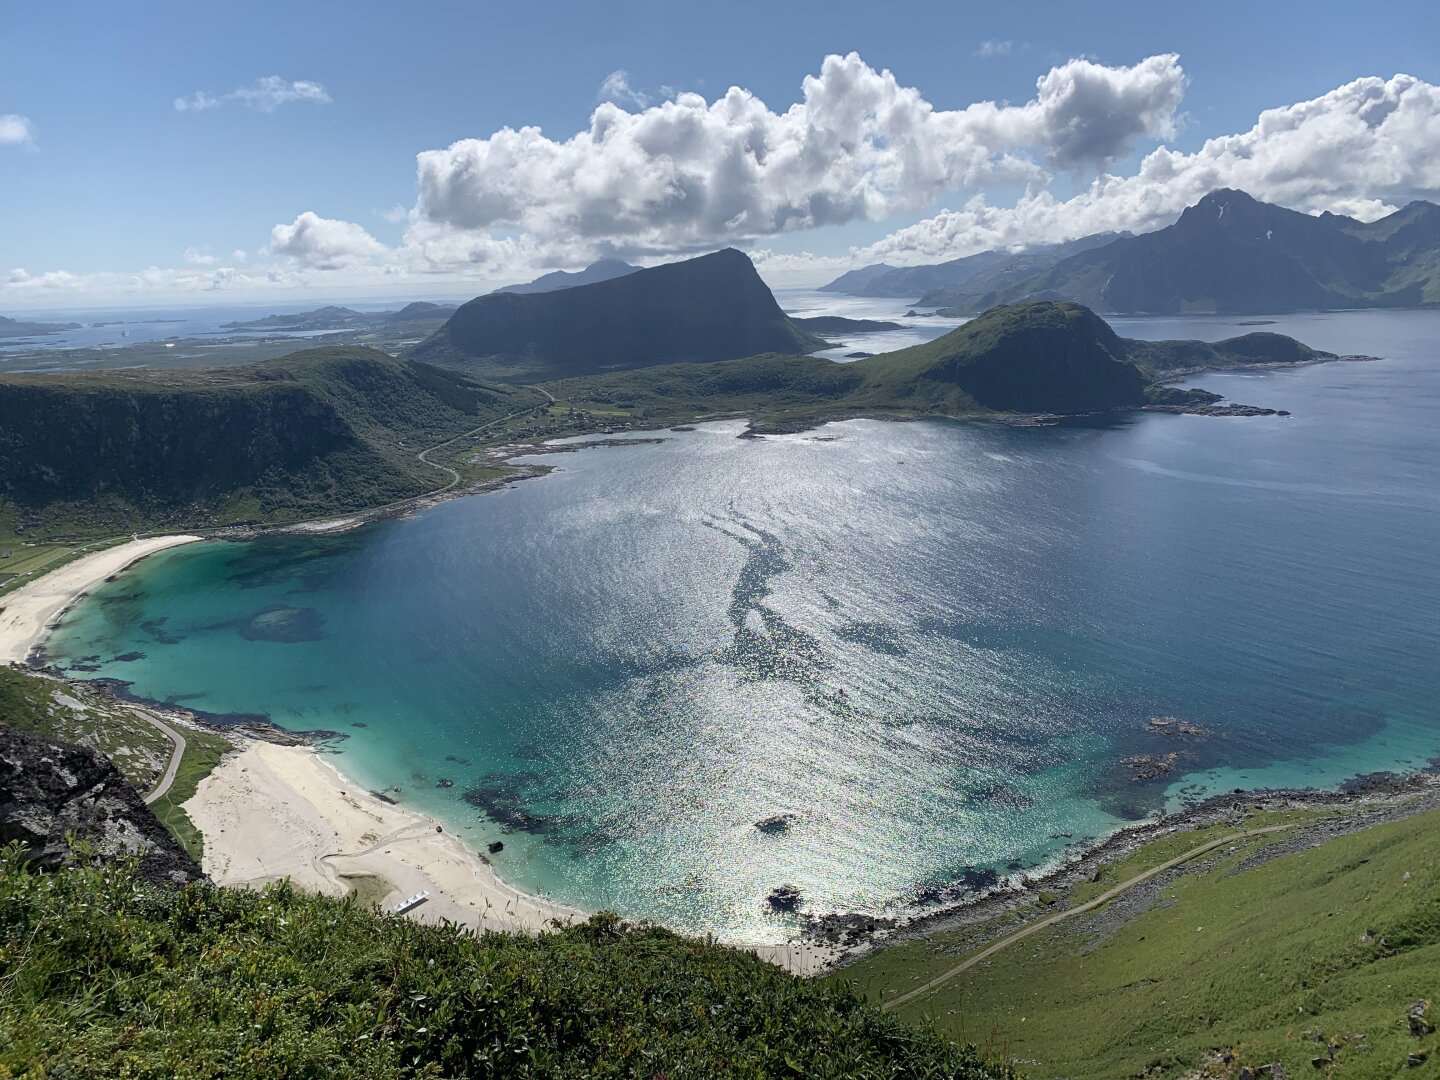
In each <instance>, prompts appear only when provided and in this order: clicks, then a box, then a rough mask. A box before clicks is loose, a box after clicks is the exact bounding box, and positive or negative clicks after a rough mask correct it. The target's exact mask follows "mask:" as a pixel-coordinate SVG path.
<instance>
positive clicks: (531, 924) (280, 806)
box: [185, 739, 835, 975]
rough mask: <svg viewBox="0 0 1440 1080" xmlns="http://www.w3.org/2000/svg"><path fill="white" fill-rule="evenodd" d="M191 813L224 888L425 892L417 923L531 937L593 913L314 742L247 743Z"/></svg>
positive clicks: (805, 958)
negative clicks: (511, 869) (533, 883)
mask: <svg viewBox="0 0 1440 1080" xmlns="http://www.w3.org/2000/svg"><path fill="white" fill-rule="evenodd" d="M185 812H186V813H188V814H189V815H190V819H191V820H192V821H193V822H194V823H195V826H196V827H197V828H198V829H199V830H200V832H201V833H202V834H203V835H204V837H205V856H204V861H203V868H204V870H205V872H206V873H207V874H208V875H210V878H211V879H212V880H213V881H215V882H216V884H219V885H227V886H233V887H239V888H247V887H255V886H259V885H264V884H265V883H267V882H271V881H278V880H279V879H281V878H285V877H288V878H290V879H291V881H293V882H294V883H295V884H296V885H297V886H299V887H300V888H303V889H306V890H309V891H312V892H319V893H325V894H327V895H330V896H344V895H345V894H346V893H348V892H350V891H351V889H352V888H358V889H359V891H360V895H361V896H362V897H364V898H365V899H366V900H367V901H370V902H374V901H377V900H378V901H379V903H380V906H381V908H382V909H384V910H387V911H391V910H394V909H395V907H396V905H398V904H399V903H400V902H401V901H402V900H404V899H406V898H408V897H411V896H414V895H416V894H417V893H420V892H422V891H424V892H427V893H429V897H428V898H427V899H426V901H425V902H424V903H423V904H421V905H420V906H419V907H417V908H415V909H414V910H413V911H410V912H409V913H408V914H409V916H410V917H411V918H413V919H416V920H417V921H419V922H427V923H437V922H440V921H441V920H446V921H449V922H453V923H459V924H460V925H462V926H468V927H470V928H472V929H474V930H507V931H522V932H530V933H533V932H536V931H539V930H544V929H547V928H551V927H552V926H553V924H554V923H555V922H556V921H558V922H559V923H561V924H562V925H563V924H569V923H571V922H574V921H579V920H583V919H585V918H586V914H585V913H584V912H582V911H578V910H576V909H574V908H570V907H566V906H564V905H563V904H557V903H555V902H553V901H550V900H546V899H544V898H543V897H537V896H532V895H530V894H528V893H523V892H521V891H520V890H518V889H515V888H513V887H512V886H510V885H508V884H506V882H505V881H503V880H502V879H501V878H500V876H499V874H498V873H497V872H496V870H495V868H494V867H493V866H492V865H491V864H490V863H489V862H488V861H487V860H486V859H485V858H484V857H483V856H482V855H480V854H479V853H478V852H475V851H473V850H471V849H470V847H469V846H467V845H466V844H465V842H464V841H462V840H461V839H460V838H459V837H458V836H455V835H453V834H452V833H450V832H448V831H446V830H445V829H444V827H443V826H442V825H440V823H438V822H436V821H435V820H434V819H433V818H429V817H426V816H424V815H423V814H419V813H417V812H415V811H413V810H409V809H406V808H405V807H403V806H397V805H394V804H392V803H387V802H384V801H383V800H381V799H378V798H376V797H375V796H374V795H372V794H370V792H368V791H366V790H364V789H363V788H362V787H360V786H359V785H357V784H355V783H353V782H351V781H350V780H349V779H348V778H347V777H346V776H345V775H344V774H342V773H341V772H339V771H338V770H337V769H335V768H334V767H333V766H332V765H330V763H329V762H327V761H326V760H325V758H324V755H323V754H321V753H319V752H317V751H315V750H314V749H312V748H310V747H305V746H279V745H276V744H274V743H267V742H262V741H259V740H254V739H246V740H244V742H243V743H242V748H241V750H240V751H239V752H238V753H236V754H233V755H231V756H230V757H227V758H226V759H225V760H224V761H223V762H221V764H220V766H219V767H218V768H217V769H216V770H215V771H214V772H212V773H211V774H210V775H209V776H208V777H206V778H205V779H204V780H202V781H201V782H200V786H199V787H198V788H197V789H196V792H195V795H194V797H193V798H191V799H190V801H189V802H187V803H186V804H185ZM502 857H503V856H502ZM739 947H740V948H744V949H747V950H748V951H752V952H754V953H756V954H757V955H758V956H760V957H761V958H762V959H765V960H768V961H770V962H771V963H774V964H776V965H778V966H779V967H782V968H785V969H786V970H787V971H792V972H794V973H795V974H802V975H804V974H814V973H815V972H817V971H820V970H823V969H824V968H826V967H827V966H828V965H829V964H830V963H831V962H833V960H834V958H835V951H834V950H833V949H829V948H826V947H824V946H820V945H816V944H814V943H810V942H799V941H796V942H790V943H785V944H771V945H743V946H739Z"/></svg>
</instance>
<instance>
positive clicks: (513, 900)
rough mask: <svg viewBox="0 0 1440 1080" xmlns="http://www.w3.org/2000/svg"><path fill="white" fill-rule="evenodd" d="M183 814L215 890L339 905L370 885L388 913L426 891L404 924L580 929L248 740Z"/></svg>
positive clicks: (558, 911)
mask: <svg viewBox="0 0 1440 1080" xmlns="http://www.w3.org/2000/svg"><path fill="white" fill-rule="evenodd" d="M185 812H186V813H187V814H189V815H190V820H191V821H193V822H194V823H195V826H196V828H198V829H199V830H200V832H201V834H202V835H203V836H204V837H205V856H204V861H203V868H204V870H205V872H206V873H207V874H209V875H210V878H211V879H212V880H213V881H215V882H216V883H217V884H219V885H237V886H256V885H263V884H264V883H266V882H269V881H278V880H279V879H280V878H284V877H288V878H290V879H291V880H292V881H293V882H295V884H296V885H298V886H299V887H301V888H303V889H308V890H310V891H312V892H319V893H325V894H328V895H330V896H344V895H345V894H346V893H347V892H349V891H350V888H349V885H348V884H347V881H346V878H347V877H354V876H357V875H373V876H374V877H378V878H381V879H383V880H384V881H385V882H388V883H389V884H390V885H391V886H393V887H394V891H393V892H391V893H390V894H389V895H387V896H386V897H385V899H384V901H383V902H382V904H381V906H382V907H383V908H384V909H385V910H387V911H388V910H392V909H394V907H395V905H396V904H398V903H399V902H400V901H401V900H402V899H404V898H406V897H409V896H413V895H414V894H416V893H418V892H421V891H422V890H424V891H428V892H429V893H430V897H429V899H428V900H426V902H425V903H423V904H421V905H420V906H419V907H418V908H416V909H415V910H414V911H413V912H411V917H412V918H415V919H417V920H418V921H420V922H439V921H440V920H441V919H446V920H449V921H450V922H454V923H460V924H462V925H465V926H469V927H472V928H474V929H477V930H478V929H489V930H527V931H534V930H540V929H543V928H545V927H546V926H547V925H548V924H549V923H550V922H551V920H555V919H558V920H560V921H561V922H562V923H568V922H571V921H575V920H582V919H584V918H585V915H584V914H583V913H582V912H579V911H576V910H574V909H573V908H567V907H564V906H562V905H560V904H554V903H551V902H550V901H548V900H545V899H543V898H540V897H535V896H529V895H527V894H525V893H522V892H520V891H519V890H517V889H513V888H511V887H510V886H509V885H507V884H505V882H504V881H502V880H501V879H500V877H499V875H498V874H497V873H496V872H495V869H494V867H492V866H491V865H490V864H489V863H488V862H486V860H485V859H484V858H482V857H481V856H480V855H479V854H477V853H476V852H474V851H472V850H471V849H470V848H469V847H467V846H466V845H465V843H464V842H463V841H461V840H460V838H459V837H457V836H454V835H452V834H451V833H449V832H448V831H437V829H439V828H440V826H439V824H438V823H437V822H436V821H434V820H433V819H431V818H428V817H425V816H423V815H421V814H418V813H416V812H415V811H413V810H407V809H406V808H404V807H401V806H395V805H392V804H390V803H386V802H383V801H381V800H380V799H377V798H376V797H375V796H373V795H371V794H370V793H369V792H368V791H366V790H364V789H363V788H362V787H360V786H359V785H357V784H354V783H352V782H351V781H350V780H349V779H348V778H346V777H345V776H343V775H341V774H340V773H339V772H338V771H337V770H335V769H334V768H332V767H331V766H330V765H329V764H328V763H327V762H326V761H325V760H324V759H323V757H322V756H321V755H320V754H318V753H317V752H316V751H314V750H313V749H311V748H309V747H303V746H277V745H275V744H273V743H267V742H261V741H258V740H246V741H245V743H244V745H243V749H242V750H241V751H240V753H238V754H234V755H231V756H229V757H227V758H226V759H225V760H224V761H222V762H221V763H220V766H219V767H218V768H217V769H216V770H215V771H214V772H212V773H211V774H210V775H209V776H207V777H206V778H205V779H204V780H202V781H201V782H200V786H199V787H198V788H197V789H196V791H195V795H194V797H193V798H191V799H190V801H189V802H187V803H186V804H185Z"/></svg>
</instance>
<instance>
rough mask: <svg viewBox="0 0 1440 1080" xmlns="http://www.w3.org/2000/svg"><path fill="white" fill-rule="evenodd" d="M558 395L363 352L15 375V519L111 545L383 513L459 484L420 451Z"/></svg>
mask: <svg viewBox="0 0 1440 1080" xmlns="http://www.w3.org/2000/svg"><path fill="white" fill-rule="evenodd" d="M543 400H544V399H543V396H542V395H540V394H539V393H538V392H537V391H535V390H530V389H526V388H519V387H509V386H495V385H491V384H486V383H481V382H477V381H475V380H473V379H470V378H468V377H466V376H463V375H460V374H457V373H455V372H449V371H441V370H440V369H438V368H433V367H430V366H429V365H426V364H420V363H416V362H414V361H408V360H397V359H395V358H394V357H391V356H387V355H386V354H384V353H382V352H378V351H376V350H373V349H364V348H354V347H340V348H328V349H313V350H309V351H305V352H298V353H294V354H292V355H290V356H287V357H284V358H283V359H280V360H272V361H267V362H265V363H262V364H256V365H253V366H250V367H243V368H226V369H213V370H196V371H173V372H144V371H140V372H105V373H91V374H84V375H28V376H26V375H17V376H8V377H5V378H0V518H8V519H10V522H13V524H16V525H20V526H23V527H24V528H25V530H26V533H27V534H28V535H32V536H33V535H36V534H37V533H39V534H43V533H45V532H47V531H51V532H64V533H67V534H70V535H84V534H87V533H88V534H90V535H96V534H101V535H106V534H110V533H114V532H116V531H121V530H130V529H133V528H156V527H173V526H178V525H185V526H195V525H206V524H228V523H232V522H240V521H260V520H265V521H283V520H295V519H299V518H303V517H308V516H314V515H318V514H325V513H330V512H334V511H337V510H349V509H360V508H364V507H370V506H376V505H380V504H383V503H386V502H389V501H393V500H397V499H402V498H405V497H407V496H411V495H417V494H420V493H423V492H425V491H428V490H431V489H434V488H436V487H439V486H441V485H442V484H443V483H444V482H445V481H446V479H447V476H446V474H445V473H444V472H443V471H441V470H437V469H436V468H434V467H432V466H427V465H426V464H424V463H423V462H421V461H419V460H417V458H416V454H417V452H418V451H420V450H423V449H424V448H425V447H426V446H428V445H430V444H432V443H434V442H437V441H439V440H442V439H446V438H449V437H452V436H455V435H459V434H461V433H462V432H465V431H467V430H470V429H472V428H475V427H477V426H479V425H481V424H483V423H485V422H486V421H488V420H491V419H498V418H500V417H502V416H505V415H507V414H509V413H512V412H515V411H517V410H520V409H524V408H528V407H531V406H533V405H535V404H538V403H540V402H542V401H543ZM0 524H7V522H6V521H3V520H0Z"/></svg>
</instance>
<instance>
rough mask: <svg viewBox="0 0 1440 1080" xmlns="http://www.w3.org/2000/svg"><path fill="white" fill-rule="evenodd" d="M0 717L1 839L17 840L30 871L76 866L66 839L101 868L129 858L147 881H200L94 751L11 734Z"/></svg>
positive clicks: (191, 863)
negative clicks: (76, 843)
mask: <svg viewBox="0 0 1440 1080" xmlns="http://www.w3.org/2000/svg"><path fill="white" fill-rule="evenodd" d="M3 720H4V718H3V717H0V841H4V842H6V843H8V842H10V841H14V840H19V841H20V842H21V843H22V844H24V845H25V846H26V849H27V858H28V859H29V861H30V863H31V865H34V866H39V867H41V868H44V869H47V870H50V869H56V868H58V867H61V866H68V865H74V863H75V854H74V851H73V850H72V848H71V843H70V840H71V838H73V839H74V840H76V841H79V842H82V843H84V844H86V845H89V847H90V849H91V850H92V852H93V853H94V856H95V857H96V858H98V859H100V860H101V861H104V862H112V861H114V860H116V859H119V858H122V857H127V856H133V857H136V858H138V859H139V872H140V875H141V876H142V877H144V878H145V879H146V880H147V881H151V882H154V883H156V884H161V885H183V884H185V883H186V882H189V881H199V880H202V879H203V878H204V875H203V874H202V873H201V872H200V868H199V867H198V866H196V865H195V861H194V860H193V859H191V858H190V856H189V855H188V854H186V852H185V849H184V848H182V847H181V846H180V844H179V843H178V842H177V841H176V840H175V838H174V837H172V836H171V835H170V834H169V833H168V832H166V831H165V827H164V826H163V825H161V824H160V822H158V821H156V820H155V815H153V814H152V813H150V810H149V809H148V808H147V807H146V805H145V803H144V801H143V800H142V799H141V798H140V796H139V795H138V794H136V792H135V789H134V788H132V787H131V786H130V784H129V783H128V782H127V781H126V779H125V778H124V777H123V776H121V775H120V773H119V772H118V771H116V769H115V766H114V765H112V764H111V763H110V761H109V760H108V759H107V758H106V757H105V756H104V755H103V754H100V753H98V752H97V751H95V750H90V749H87V748H85V747H81V746H71V745H70V744H68V743H62V742H54V741H52V740H50V739H43V738H40V737H39V736H37V735H30V734H27V733H25V732H22V731H16V730H15V729H14V728H11V727H9V726H7V725H5V724H4V723H3Z"/></svg>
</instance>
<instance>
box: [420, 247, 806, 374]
mask: <svg viewBox="0 0 1440 1080" xmlns="http://www.w3.org/2000/svg"><path fill="white" fill-rule="evenodd" d="M824 345H825V342H824V341H823V340H822V339H820V338H818V337H816V336H815V335H813V334H810V333H808V332H807V331H805V330H804V329H802V328H801V327H799V326H797V325H796V324H795V322H793V321H792V320H791V319H790V318H789V317H788V316H787V315H786V314H785V312H784V311H782V310H781V309H780V305H779V304H777V303H776V302H775V297H774V295H773V294H772V293H771V292H770V289H769V287H768V286H767V285H766V284H765V282H764V281H762V280H761V279H760V275H759V274H757V273H756V272H755V266H754V264H753V263H751V262H750V259H749V258H748V257H747V256H746V255H745V254H744V253H743V252H740V251H736V250H735V249H734V248H726V249H724V250H723V251H717V252H714V253H712V254H710V255H702V256H700V257H699V258H695V259H686V260H684V261H682V262H675V263H668V264H666V265H664V266H656V267H652V268H651V269H648V270H638V271H636V272H635V273H632V274H626V275H624V276H622V277H617V278H612V279H610V280H608V281H602V282H598V283H596V284H594V285H579V286H575V287H572V288H566V289H560V290H555V291H551V292H544V293H514V292H499V293H490V294H488V295H486V296H480V297H476V298H475V299H474V300H471V301H470V302H469V303H468V304H464V305H463V306H461V308H460V309H459V310H458V311H456V312H455V314H454V315H452V316H451V317H450V319H449V321H448V322H446V323H445V325H444V326H442V327H441V328H440V329H439V330H438V331H436V332H435V333H434V334H432V335H431V336H430V337H429V338H427V339H426V340H425V341H423V342H421V343H420V345H419V346H418V347H416V349H415V350H414V353H413V355H414V356H415V358H416V359H419V360H425V361H427V362H430V363H437V364H443V365H446V366H451V367H460V368H463V369H464V370H466V371H470V372H474V373H475V374H478V375H481V376H483V377H485V378H491V379H504V380H522V381H532V382H533V381H538V380H544V379H555V378H566V377H571V376H577V375H588V374H593V373H596V372H600V371H609V370H617V369H623V368H635V367H645V366H648V365H651V364H669V363H676V362H687V363H690V362H706V361H713V360H731V359H735V358H737V357H741V356H753V355H756V354H758V353H767V352H784V353H806V352H812V351H814V350H816V349H819V348H822V347H824Z"/></svg>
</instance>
